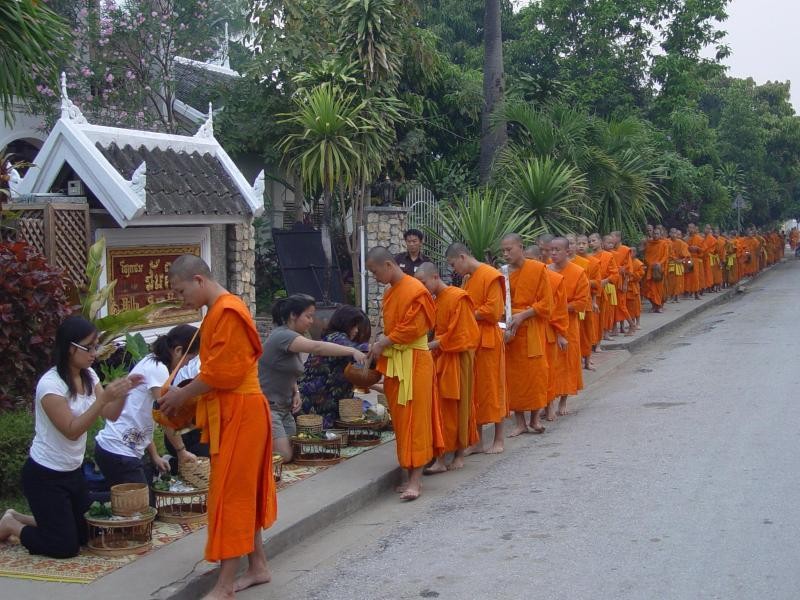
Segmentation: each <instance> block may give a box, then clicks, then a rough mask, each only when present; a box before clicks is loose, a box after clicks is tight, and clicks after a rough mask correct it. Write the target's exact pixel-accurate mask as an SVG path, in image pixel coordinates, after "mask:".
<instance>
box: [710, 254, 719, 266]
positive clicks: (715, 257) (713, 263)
mask: <svg viewBox="0 0 800 600" xmlns="http://www.w3.org/2000/svg"><path fill="white" fill-rule="evenodd" d="M709 259H711V266H712V267H716V266H717V265H718V264H719V254H709Z"/></svg>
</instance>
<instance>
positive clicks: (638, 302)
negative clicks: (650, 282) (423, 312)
mask: <svg viewBox="0 0 800 600" xmlns="http://www.w3.org/2000/svg"><path fill="white" fill-rule="evenodd" d="M637 254H638V251H637V250H636V248H631V257H632V262H633V271H632V274H631V285H630V287H628V295H627V298H626V302H627V303H628V312H629V313H630V314H631V318H632V319H633V322H634V323H636V328H637V329H638V328H639V327H640V324H639V320H640V319H641V317H642V289H641V282H642V280H643V279H644V263H643V262H642V261H641V260H639V259H638V258H637Z"/></svg>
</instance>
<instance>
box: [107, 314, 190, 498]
mask: <svg viewBox="0 0 800 600" xmlns="http://www.w3.org/2000/svg"><path fill="white" fill-rule="evenodd" d="M196 332H197V328H196V327H193V326H191V325H178V326H177V327H173V328H172V329H171V330H170V331H169V333H167V334H166V335H162V336H160V337H158V339H156V341H155V342H153V345H152V346H151V350H152V352H151V354H148V355H147V356H145V357H144V358H143V359H142V360H140V361H139V362H138V363H137V364H136V366H135V367H134V368H133V370H132V371H131V374H135V375H140V376H141V377H142V379H143V382H142V384H141V385H139V386H137V387H136V388H134V389H132V390H131V391H130V393H129V394H128V400H127V402H126V403H125V408H124V409H123V410H122V413H121V414H120V416H119V418H118V419H117V420H116V421H107V422H106V425H105V427H103V429H101V430H100V432H99V433H98V434H97V437H96V438H95V442H96V443H95V450H94V460H95V462H96V463H97V466H98V467H99V468H100V471H101V472H102V473H103V477H105V479H106V482H108V485H109V486H112V485H117V484H118V483H145V484H148V485H149V483H150V481H151V479H152V469H151V468H150V466H149V465H146V464H145V462H144V460H142V459H143V457H144V454H145V452H147V454H148V455H149V457H150V462H151V463H152V465H153V466H154V467H155V468H156V469H157V470H158V471H159V472H162V473H165V472H167V471H169V469H170V465H169V462H168V461H166V460H165V459H163V458H162V457H161V456H159V454H158V450H157V449H156V445H155V443H154V442H153V429H154V423H153V401H154V400H156V399H157V398H159V397H160V390H161V386H162V385H163V384H164V382H165V381H166V380H167V379H168V378H169V374H170V371H172V370H173V369H175V368H176V367H177V366H178V363H180V362H181V359H182V358H183V356H184V355H188V356H187V359H188V358H191V357H192V356H194V355H196V354H197V351H198V348H199V347H200V338H199V336H198V337H197V338H195V337H194V336H195V333H196ZM193 339H194V341H193ZM164 436H165V437H166V438H167V439H168V440H169V441H170V442H171V443H172V446H173V447H174V448H175V451H176V452H177V458H178V462H179V463H180V462H184V461H193V460H196V457H195V456H194V455H193V454H191V453H190V452H188V451H187V450H186V446H184V444H182V443H181V438H180V436H179V435H178V434H177V433H175V432H173V431H172V430H168V429H166V428H165V429H164ZM150 500H151V503H152V501H153V500H154V498H153V497H152V494H151V498H150Z"/></svg>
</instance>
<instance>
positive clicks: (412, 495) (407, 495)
mask: <svg viewBox="0 0 800 600" xmlns="http://www.w3.org/2000/svg"><path fill="white" fill-rule="evenodd" d="M421 493H422V490H421V489H420V488H417V487H411V486H409V488H408V489H407V490H406V491H405V492H403V493H402V494H401V495H400V500H404V501H406V502H413V501H414V500H416V499H417V498H419V496H420V494H421Z"/></svg>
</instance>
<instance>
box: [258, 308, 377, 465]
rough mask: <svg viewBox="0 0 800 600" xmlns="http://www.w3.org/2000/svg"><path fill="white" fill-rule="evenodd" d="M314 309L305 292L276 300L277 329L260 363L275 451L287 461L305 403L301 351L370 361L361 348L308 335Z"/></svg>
mask: <svg viewBox="0 0 800 600" xmlns="http://www.w3.org/2000/svg"><path fill="white" fill-rule="evenodd" d="M315 311H316V307H315V304H314V298H312V297H311V296H308V295H306V294H293V295H291V296H289V297H288V298H281V299H279V300H277V301H276V302H275V304H274V305H273V306H272V321H273V325H274V327H275V329H273V330H272V333H270V334H269V337H268V338H267V340H266V342H265V343H264V354H262V355H261V358H260V359H259V364H258V378H259V381H260V382H261V391H262V392H263V393H264V395H265V396H266V397H267V400H269V407H270V411H271V413H272V436H273V437H272V440H273V446H272V451H273V452H274V453H276V454H280V455H281V456H282V457H283V459H284V460H285V461H286V462H289V461H291V460H292V445H291V442H290V440H289V438H290V437H291V436H293V435H294V434H295V433H296V431H297V427H296V425H295V421H294V416H293V415H294V414H295V413H297V412H299V411H300V408H301V405H302V397H301V395H300V390H299V389H298V387H297V380H298V379H299V377H300V376H301V375H302V374H303V370H304V367H303V360H302V359H301V358H300V354H301V353H304V354H314V355H318V356H344V357H349V358H351V359H353V360H354V361H356V362H357V363H358V364H360V365H366V362H367V357H366V355H365V354H364V353H363V352H361V351H360V350H359V349H358V348H355V347H352V346H343V345H341V344H334V343H331V342H321V341H317V340H312V339H309V338H307V337H305V335H306V334H307V333H308V331H309V329H311V325H312V323H313V322H314V312H315Z"/></svg>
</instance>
